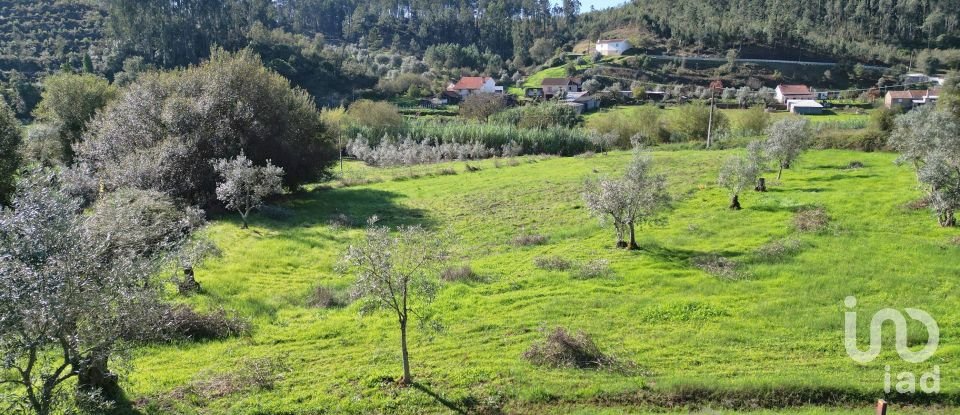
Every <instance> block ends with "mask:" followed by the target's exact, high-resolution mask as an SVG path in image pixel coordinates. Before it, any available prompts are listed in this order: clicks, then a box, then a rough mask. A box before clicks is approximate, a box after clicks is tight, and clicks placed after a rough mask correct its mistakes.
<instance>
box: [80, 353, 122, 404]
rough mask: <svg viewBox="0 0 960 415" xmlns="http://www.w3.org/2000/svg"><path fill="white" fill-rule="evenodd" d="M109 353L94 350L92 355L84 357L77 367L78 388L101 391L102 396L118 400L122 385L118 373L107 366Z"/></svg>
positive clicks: (86, 390)
mask: <svg viewBox="0 0 960 415" xmlns="http://www.w3.org/2000/svg"><path fill="white" fill-rule="evenodd" d="M108 359H109V355H108V354H107V353H105V352H102V351H99V350H94V351H92V352H91V354H90V356H88V357H86V358H84V359H83V361H82V363H81V364H80V365H79V366H80V367H78V368H77V389H79V390H81V391H85V392H100V396H102V397H103V398H104V399H107V400H111V401H113V400H116V398H118V397H119V396H120V385H119V383H118V382H117V375H116V374H115V373H113V372H110V369H109V368H108V367H107V360H108Z"/></svg>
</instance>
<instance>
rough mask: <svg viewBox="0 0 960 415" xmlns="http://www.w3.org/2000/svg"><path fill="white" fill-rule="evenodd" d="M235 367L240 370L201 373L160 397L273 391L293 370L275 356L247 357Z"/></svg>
mask: <svg viewBox="0 0 960 415" xmlns="http://www.w3.org/2000/svg"><path fill="white" fill-rule="evenodd" d="M232 366H234V367H239V369H236V370H234V371H231V372H226V373H210V372H201V373H200V374H198V375H197V377H196V378H195V379H194V380H192V381H191V382H190V383H188V384H187V385H186V386H183V387H179V388H176V389H174V390H172V391H171V392H170V393H169V395H168V396H164V397H162V398H160V399H161V400H166V399H169V400H175V401H196V400H200V401H207V400H212V399H217V398H223V397H225V396H230V395H233V394H236V393H240V392H244V391H258V390H271V389H273V388H274V387H275V386H276V383H277V382H278V381H280V380H282V379H283V374H284V373H285V372H289V371H290V368H289V367H288V366H287V364H286V362H285V361H284V359H283V358H276V357H263V358H244V359H243V360H242V361H240V362H239V364H234V365H232Z"/></svg>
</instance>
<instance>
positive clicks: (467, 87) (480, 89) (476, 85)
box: [447, 76, 503, 97]
mask: <svg viewBox="0 0 960 415" xmlns="http://www.w3.org/2000/svg"><path fill="white" fill-rule="evenodd" d="M447 91H454V92H456V93H458V94H460V96H462V97H466V96H467V95H470V94H477V93H487V94H499V93H503V87H502V86H497V82H496V81H494V80H493V78H491V77H489V76H464V77H462V78H460V80H459V81H457V83H455V84H451V85H450V86H449V87H447Z"/></svg>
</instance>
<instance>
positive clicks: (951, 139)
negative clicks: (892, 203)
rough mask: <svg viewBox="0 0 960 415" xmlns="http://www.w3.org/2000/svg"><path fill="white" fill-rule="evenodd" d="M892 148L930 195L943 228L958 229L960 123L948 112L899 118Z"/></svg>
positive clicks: (925, 110)
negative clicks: (909, 166)
mask: <svg viewBox="0 0 960 415" xmlns="http://www.w3.org/2000/svg"><path fill="white" fill-rule="evenodd" d="M890 145H891V146H892V147H893V148H895V149H897V150H898V151H900V153H901V154H900V157H899V158H898V159H897V163H898V164H905V163H910V164H912V165H913V167H914V169H915V170H916V172H917V180H918V181H919V182H920V184H921V185H922V186H923V187H924V188H925V190H926V191H927V200H928V201H929V203H930V208H931V209H932V210H933V211H934V213H935V214H936V215H937V222H938V223H939V224H940V226H956V224H957V219H956V216H955V213H956V211H957V210H960V119H958V117H957V115H955V114H952V113H950V112H948V111H945V110H939V109H933V108H921V109H917V110H914V111H911V112H909V113H907V114H904V115H902V116H899V117H897V120H896V127H895V128H894V130H893V133H892V134H891V135H890Z"/></svg>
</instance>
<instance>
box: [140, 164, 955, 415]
mask: <svg viewBox="0 0 960 415" xmlns="http://www.w3.org/2000/svg"><path fill="white" fill-rule="evenodd" d="M728 154H729V152H705V151H676V152H656V153H654V160H655V162H656V163H657V166H658V169H659V170H660V171H662V172H663V173H666V174H668V175H669V183H670V186H671V193H672V194H673V195H674V197H675V199H676V200H675V202H674V204H673V209H672V210H671V211H670V212H669V213H668V214H666V215H665V219H666V220H665V222H664V223H663V224H662V225H658V226H654V227H651V228H647V229H644V230H643V231H642V232H641V234H640V238H639V243H640V245H641V246H642V249H641V250H639V251H634V252H627V251H622V250H616V249H613V247H612V246H613V242H614V238H613V232H612V230H611V229H608V228H606V227H602V226H600V225H599V224H598V223H597V221H596V220H594V219H592V218H590V217H589V215H588V214H587V212H586V210H585V209H584V206H583V202H582V200H581V196H580V189H581V184H582V181H583V180H584V178H586V177H589V176H592V175H596V174H598V173H599V174H614V173H616V172H618V171H620V169H622V168H623V167H624V166H625V165H626V163H627V162H628V160H629V158H630V155H629V154H628V153H624V152H619V153H611V154H610V155H596V156H593V157H577V158H529V157H528V158H520V159H518V161H519V163H509V164H508V163H506V162H505V161H493V160H487V161H483V162H476V163H474V162H472V163H471V166H474V167H479V168H480V170H479V171H474V172H467V171H466V169H465V168H464V165H463V163H450V164H446V165H437V166H426V167H420V168H415V169H408V168H397V169H390V170H377V169H371V168H368V167H363V166H360V165H357V164H355V163H349V164H348V166H347V171H348V176H351V177H362V178H365V179H368V180H382V181H379V182H375V183H370V184H366V185H359V186H350V187H340V186H338V185H336V184H332V185H324V186H317V187H315V188H313V189H311V190H310V191H308V192H306V193H303V194H299V195H293V196H291V197H290V198H289V199H288V200H287V201H286V202H284V203H282V206H284V207H286V208H288V209H290V210H291V212H292V215H291V216H290V217H286V218H283V219H268V218H265V217H263V216H258V217H256V218H254V220H253V222H252V225H251V229H249V230H242V229H240V227H239V221H238V220H234V218H232V217H226V218H224V219H222V220H217V221H214V222H213V223H212V224H211V225H210V226H209V228H208V229H207V230H206V231H205V234H206V235H207V236H209V238H211V239H212V240H213V241H214V242H216V244H217V245H218V246H219V247H220V248H221V249H222V251H223V254H222V256H221V257H219V258H213V259H210V260H208V261H207V262H206V263H204V264H202V265H201V266H199V267H197V268H196V271H197V278H198V280H199V281H200V282H201V283H202V284H203V286H204V288H205V293H204V294H202V295H198V296H194V297H191V298H189V299H187V300H186V301H188V302H189V303H190V304H192V305H193V306H195V307H197V308H199V309H208V310H209V309H216V308H219V307H223V308H225V309H227V310H234V311H236V312H237V313H238V314H240V315H242V316H245V317H248V318H250V319H252V321H253V326H254V329H253V332H252V333H251V335H249V336H247V337H243V338H237V339H231V340H225V341H210V342H202V343H186V344H179V345H164V346H154V347H149V348H143V349H138V350H135V351H134V352H133V353H132V355H131V356H130V358H129V360H128V362H127V367H128V368H129V369H130V370H129V372H128V373H125V376H124V377H123V387H124V388H125V390H126V391H127V393H128V395H129V397H130V398H131V400H134V401H136V402H139V403H140V405H139V407H140V408H142V409H141V411H142V412H143V413H188V414H214V413H217V414H219V413H230V414H320V413H384V414H420V413H455V412H461V413H474V412H480V408H491V407H498V408H502V410H503V411H504V412H505V413H528V414H542V413H576V414H595V413H602V414H623V413H648V412H675V413H690V412H691V411H693V413H710V414H712V413H719V412H713V410H711V409H710V408H714V409H716V410H721V409H722V410H723V413H729V412H728V411H727V409H733V410H736V411H746V412H751V411H757V412H756V413H763V414H772V413H790V414H868V413H873V412H872V409H871V405H872V402H873V401H874V400H875V399H877V398H880V397H882V396H883V395H884V394H883V391H882V389H883V375H884V373H885V372H884V365H891V366H892V368H893V371H894V372H899V371H904V370H914V371H917V372H920V371H927V370H930V368H931V367H932V365H935V364H936V365H939V366H940V371H941V376H942V391H941V393H940V394H939V395H935V396H926V397H923V396H921V397H903V396H888V400H890V401H892V402H894V404H897V403H902V402H905V401H907V402H909V401H913V402H917V403H918V404H920V405H921V406H918V407H912V408H902V407H895V410H894V411H892V412H891V413H893V414H900V413H916V414H919V413H954V409H953V407H952V406H950V405H957V403H958V397H960V384H958V383H957V382H958V377H960V371H958V370H957V366H956V363H955V359H957V358H958V357H960V348H958V346H957V345H956V344H957V343H956V333H957V330H958V329H960V310H958V309H957V308H956V307H955V306H954V305H955V304H957V299H958V298H957V283H958V277H960V267H958V266H957V265H958V258H960V246H958V243H957V240H956V239H954V238H957V235H958V234H960V232H958V231H957V230H956V229H941V228H939V227H938V226H937V225H936V221H935V220H934V218H932V217H931V215H930V214H929V212H928V211H927V210H923V209H921V210H916V209H910V208H908V207H906V205H907V204H908V203H909V202H911V201H915V200H916V199H918V198H919V196H920V193H919V192H918V191H917V190H916V187H915V179H914V175H913V172H912V171H910V170H909V169H907V168H899V167H896V166H895V165H894V164H893V163H892V161H893V159H894V158H895V156H894V155H892V154H884V153H857V152H845V151H816V152H811V153H809V154H807V155H805V156H804V158H803V159H802V160H801V161H800V162H799V163H797V164H796V165H795V166H794V168H793V169H790V170H788V171H785V172H784V176H783V179H782V181H781V183H775V184H774V185H773V186H771V191H770V192H768V193H765V194H759V193H754V192H750V193H748V194H745V195H743V197H742V200H741V202H742V203H743V205H744V210H742V211H730V210H727V209H726V208H725V207H726V204H727V200H726V196H725V193H724V192H723V191H721V190H720V189H718V188H716V186H715V184H714V183H715V179H716V171H717V167H718V165H719V164H720V162H721V161H722V159H723V158H724V157H725V156H726V155H728ZM854 160H856V161H860V162H862V163H863V164H864V166H865V167H863V168H860V169H846V168H844V167H845V166H847V165H848V164H849V163H850V162H851V161H854ZM495 163H497V164H499V165H500V166H499V167H497V166H496V165H495ZM511 164H514V165H511ZM448 168H453V169H455V170H456V172H457V174H449V172H447V174H432V173H438V172H440V171H441V169H448ZM774 175H775V174H774ZM774 175H768V177H773V176H774ZM811 206H822V207H824V208H825V209H826V210H827V212H828V214H829V216H830V218H831V221H830V225H829V226H828V228H827V229H826V230H824V231H822V232H819V233H799V232H797V231H796V230H794V229H793V225H792V220H793V217H794V215H795V213H796V212H797V211H798V210H800V209H803V208H805V207H811ZM338 214H344V215H348V216H349V217H350V218H352V220H353V221H354V222H355V223H356V224H360V223H363V221H364V220H365V218H367V217H368V216H371V215H379V216H380V217H381V218H383V221H384V222H385V223H387V224H391V225H395V224H401V223H421V224H424V225H426V226H429V227H431V228H434V229H451V230H452V231H454V232H455V233H456V234H457V235H458V236H459V240H458V241H457V242H456V243H455V247H456V248H457V252H458V253H457V258H456V263H457V264H469V265H470V267H472V269H473V270H474V271H475V272H477V273H478V274H479V275H480V276H481V277H482V279H483V281H479V282H471V283H450V284H447V285H446V286H445V287H444V289H443V290H442V292H441V294H440V296H439V298H438V300H437V301H436V302H435V304H434V306H435V309H436V311H438V312H439V315H440V316H441V320H442V323H443V326H444V330H442V331H439V332H428V331H422V330H416V329H415V330H414V331H413V334H412V340H411V341H412V342H411V359H412V366H413V373H414V377H415V381H417V382H418V386H417V387H409V388H399V387H397V386H394V385H393V384H392V383H391V382H385V381H384V380H385V379H391V378H396V377H398V376H399V374H400V349H399V333H398V330H397V327H396V322H395V319H393V318H391V316H390V315H388V314H387V313H374V314H369V315H361V314H360V310H359V307H358V306H357V305H356V304H354V305H349V306H346V307H344V308H340V309H315V308H309V307H307V306H306V303H307V299H308V297H309V295H310V292H311V290H312V289H313V288H314V287H316V286H318V285H327V286H331V287H335V288H338V289H343V290H346V289H348V288H349V286H350V284H351V281H352V277H351V276H350V275H340V274H338V273H336V272H335V271H334V265H335V263H336V260H337V258H338V256H339V255H340V254H341V253H342V251H343V250H344V249H345V247H346V246H347V245H348V244H349V243H350V241H352V240H355V239H356V238H358V237H360V236H361V235H362V229H360V228H359V227H356V226H355V227H347V228H343V227H336V226H332V225H330V224H329V221H330V219H331V218H332V217H334V216H335V215H338ZM524 232H526V233H540V234H543V235H547V236H548V237H549V241H548V243H547V244H545V245H541V246H533V247H515V246H513V245H511V243H510V241H511V240H512V238H514V237H515V236H516V235H518V234H521V233H524ZM785 238H790V239H796V240H798V241H799V244H800V249H799V251H798V252H794V253H791V254H789V255H787V256H785V257H783V258H780V259H770V258H767V257H764V256H762V255H759V254H758V253H757V252H758V249H760V248H761V247H763V246H764V245H766V244H768V243H770V242H771V241H778V240H782V239H785ZM543 255H559V256H563V257H565V258H568V259H571V260H575V261H587V260H592V259H597V258H604V259H608V260H609V261H610V264H611V267H612V269H613V271H614V274H615V275H614V276H611V277H605V278H598V279H588V280H580V279H574V278H572V276H571V275H570V274H569V273H567V272H548V271H543V270H540V269H537V268H536V267H534V265H533V260H534V258H536V257H538V256H543ZM705 255H722V256H724V257H728V258H730V259H732V260H733V261H735V262H736V263H737V264H738V268H737V270H736V273H737V278H736V279H732V280H731V279H722V278H718V277H715V276H713V275H710V274H708V273H705V272H704V271H701V270H699V269H697V268H696V267H694V266H693V265H692V263H693V262H694V261H695V260H696V259H697V258H698V257H702V256H705ZM850 295H855V296H856V297H857V298H858V300H859V308H858V310H857V311H858V312H859V313H860V315H861V318H860V325H861V327H865V326H866V324H867V321H868V320H869V316H870V315H872V314H873V312H875V311H876V310H879V309H881V308H884V307H891V308H895V309H903V308H905V307H917V308H921V309H924V310H926V311H927V312H929V313H930V314H931V315H933V316H934V317H935V318H936V319H937V321H938V323H939V326H940V332H941V340H940V345H941V346H940V349H939V350H938V351H937V353H936V354H935V355H934V357H933V358H932V359H931V360H929V361H927V362H924V363H922V364H916V365H913V364H908V363H906V362H903V361H902V360H900V359H899V358H898V356H897V354H896V353H895V351H894V349H893V347H892V336H888V337H891V339H888V340H889V341H886V342H885V346H886V347H885V348H884V350H883V353H882V354H881V356H880V358H878V359H877V360H876V361H874V362H872V363H869V364H866V365H860V364H857V363H855V362H854V361H852V360H851V359H850V358H849V357H848V356H847V355H846V353H845V352H844V345H843V312H844V311H845V308H844V306H843V299H844V298H845V297H847V296H850ZM556 326H564V327H568V328H571V329H578V330H583V331H584V332H586V333H588V334H590V335H592V336H593V338H594V340H595V341H596V342H597V344H598V345H599V346H600V347H601V349H603V350H604V351H606V352H608V353H611V354H614V355H616V356H617V357H618V358H621V359H625V360H629V361H632V362H635V363H636V365H637V366H638V367H639V370H637V371H633V372H630V373H616V372H609V371H596V370H573V369H571V370H555V369H546V368H541V367H536V366H533V365H531V364H530V363H528V362H527V361H525V360H524V359H523V358H522V357H521V355H522V353H523V352H524V351H525V350H526V349H527V348H528V347H529V346H530V345H531V343H533V342H535V341H538V340H540V339H542V338H543V336H544V334H543V331H544V330H548V329H551V328H553V327H556ZM888 328H889V327H888ZM915 329H916V330H915ZM887 331H888V332H889V333H887V334H890V333H892V330H887ZM865 332H866V330H865V329H863V328H861V330H860V338H861V342H860V344H861V347H864V346H863V345H864V344H865V343H866V340H864V339H865V338H866V334H865ZM925 340H926V338H925V334H924V333H923V331H922V328H916V327H913V326H911V331H910V344H911V345H914V346H916V345H919V344H921V343H923V342H925ZM255 357H275V358H282V359H284V361H285V362H286V364H287V366H288V367H289V368H290V369H289V370H288V371H286V372H285V373H284V375H283V378H282V379H281V380H280V381H279V382H278V383H277V384H276V386H275V387H274V388H272V389H267V390H245V391H242V392H237V393H228V394H223V395H216V396H215V397H213V398H209V399H199V398H191V397H190V396H192V395H188V396H187V397H186V398H184V397H183V396H180V395H176V394H175V393H173V392H171V391H174V390H176V389H178V388H181V387H182V386H183V385H185V384H188V383H190V382H192V381H195V380H197V379H200V378H202V377H203V376H209V374H210V373H222V372H228V371H230V370H235V368H237V367H239V366H240V365H241V364H242V362H244V361H245V359H249V358H255ZM918 376H919V373H918ZM164 396H174V397H178V399H174V400H175V401H176V402H175V403H174V404H171V405H173V406H166V407H165V406H162V405H160V404H158V403H157V402H159V401H161V400H162V399H160V398H162V397H164ZM151 402H152V403H151ZM806 404H809V405H806ZM930 404H933V405H944V406H927V405H930ZM783 405H789V406H788V407H787V408H783V407H782V406H783ZM797 405H799V406H797ZM158 408H159V409H158ZM778 408H779V409H778ZM751 413H753V412H751Z"/></svg>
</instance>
